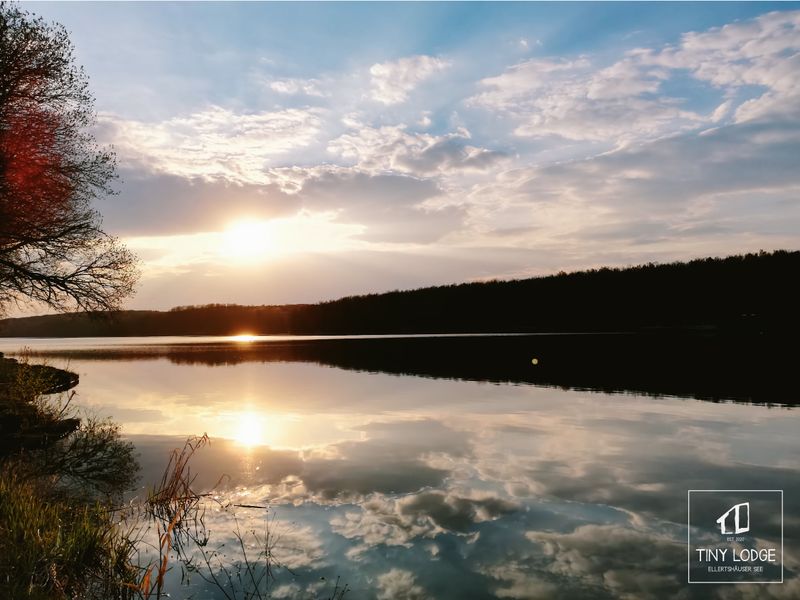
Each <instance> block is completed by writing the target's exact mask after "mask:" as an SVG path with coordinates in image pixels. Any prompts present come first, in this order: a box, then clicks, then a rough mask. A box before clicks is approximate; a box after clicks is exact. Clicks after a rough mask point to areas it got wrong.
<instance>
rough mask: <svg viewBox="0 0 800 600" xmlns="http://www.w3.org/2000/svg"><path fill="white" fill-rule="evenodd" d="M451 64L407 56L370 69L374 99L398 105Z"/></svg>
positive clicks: (429, 57)
mask: <svg viewBox="0 0 800 600" xmlns="http://www.w3.org/2000/svg"><path fill="white" fill-rule="evenodd" d="M449 66H450V62H449V61H447V60H444V59H442V58H437V57H434V56H425V55H417V56H407V57H405V58H400V59H398V60H395V61H389V62H384V63H376V64H374V65H372V67H370V70H369V72H370V75H371V78H372V98H373V99H374V100H377V101H378V102H382V103H384V104H397V103H399V102H403V101H405V100H406V99H407V98H408V94H409V93H410V92H411V91H412V90H413V89H414V88H416V87H417V86H418V85H419V84H420V83H421V82H423V81H425V80H426V79H429V78H430V77H432V76H433V75H434V74H436V73H438V72H440V71H443V70H445V69H447V68H448V67H449Z"/></svg>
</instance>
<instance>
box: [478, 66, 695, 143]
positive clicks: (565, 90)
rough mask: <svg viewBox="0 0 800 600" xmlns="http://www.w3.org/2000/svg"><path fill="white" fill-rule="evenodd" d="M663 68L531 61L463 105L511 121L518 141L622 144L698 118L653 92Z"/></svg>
mask: <svg viewBox="0 0 800 600" xmlns="http://www.w3.org/2000/svg"><path fill="white" fill-rule="evenodd" d="M664 78H665V74H664V70H663V69H657V68H653V67H651V68H646V67H643V66H642V65H639V64H637V63H636V62H635V61H633V60H631V59H623V60H621V61H619V62H617V63H614V64H612V65H611V66H609V67H606V68H602V69H597V68H595V66H594V65H593V64H592V62H591V61H590V60H589V59H588V58H585V57H581V58H578V59H574V60H548V59H531V60H527V61H524V62H521V63H519V64H517V65H514V66H512V67H510V68H509V69H507V70H506V71H505V72H504V73H502V74H500V75H497V76H494V77H488V78H485V79H482V80H481V81H480V82H479V86H480V87H481V88H482V91H481V92H479V93H478V94H476V95H475V96H473V97H472V98H469V99H468V100H467V103H468V104H469V105H471V106H478V107H483V108H487V109H490V110H492V111H496V112H500V113H501V114H504V115H505V116H507V117H509V118H511V119H512V120H513V122H514V123H516V127H515V129H514V133H515V134H516V135H518V136H520V137H532V138H543V137H548V136H558V137H562V138H566V139H568V140H582V141H593V142H606V143H609V144H612V145H613V144H618V143H627V142H630V141H633V140H636V139H643V138H650V137H657V136H659V135H662V134H664V133H666V132H669V131H674V130H675V129H680V128H685V127H691V126H695V125H697V124H698V122H699V121H700V120H701V119H702V117H701V116H700V115H698V114H696V113H694V112H692V111H689V110H685V109H683V108H681V105H680V102H679V101H678V100H677V99H675V98H670V97H668V96H666V95H663V94H661V95H657V92H659V89H660V87H661V84H662V81H663V79H664Z"/></svg>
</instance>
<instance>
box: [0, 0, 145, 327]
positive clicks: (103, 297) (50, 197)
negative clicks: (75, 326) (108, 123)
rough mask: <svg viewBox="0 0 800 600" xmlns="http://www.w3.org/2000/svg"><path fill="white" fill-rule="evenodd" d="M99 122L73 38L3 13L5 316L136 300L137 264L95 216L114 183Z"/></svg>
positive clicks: (0, 136)
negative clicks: (28, 305)
mask: <svg viewBox="0 0 800 600" xmlns="http://www.w3.org/2000/svg"><path fill="white" fill-rule="evenodd" d="M94 121H95V113H94V108H93V98H92V96H91V94H90V93H89V89H88V81H87V77H86V75H85V73H84V72H83V70H82V69H81V68H80V67H78V66H76V65H75V62H74V55H73V48H72V45H71V43H70V41H69V37H68V34H67V32H66V30H65V29H64V28H63V27H62V26H60V25H55V24H49V23H46V22H45V21H43V20H42V19H41V18H36V17H33V16H32V15H30V14H29V13H27V12H24V11H21V10H19V9H18V8H17V7H15V6H11V5H9V4H7V3H0V312H2V311H3V309H4V308H7V306H8V305H9V304H10V303H13V302H16V303H21V302H26V301H35V302H40V303H43V304H45V305H47V306H49V307H51V308H55V309H57V310H69V309H83V310H111V309H116V308H119V305H120V303H121V301H122V299H123V298H125V297H127V296H129V295H130V294H131V293H132V292H133V287H134V284H135V282H136V280H137V276H138V272H137V269H136V260H135V257H134V256H133V255H132V254H131V253H130V252H129V251H128V250H127V249H126V248H125V247H124V246H122V245H121V244H120V243H119V241H118V240H117V239H115V238H113V237H111V236H109V235H107V234H106V233H104V232H103V231H102V229H101V227H100V225H101V218H100V215H99V213H98V212H97V211H96V210H94V209H93V208H92V201H93V200H95V199H97V198H100V197H103V196H106V195H109V194H112V193H113V190H112V189H111V188H110V185H109V184H110V182H111V181H112V180H113V179H114V176H115V175H114V167H115V157H114V155H113V153H112V152H110V151H108V150H106V149H102V148H100V147H98V145H97V143H96V142H95V140H94V137H93V136H92V135H91V133H90V132H89V128H90V127H91V126H92V125H93V124H94Z"/></svg>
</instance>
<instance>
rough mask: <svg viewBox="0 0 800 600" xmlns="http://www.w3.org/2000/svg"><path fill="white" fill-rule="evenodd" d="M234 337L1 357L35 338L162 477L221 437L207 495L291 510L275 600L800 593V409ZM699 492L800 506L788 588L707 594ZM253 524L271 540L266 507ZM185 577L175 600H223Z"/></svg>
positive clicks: (149, 474) (719, 589) (3, 347)
mask: <svg viewBox="0 0 800 600" xmlns="http://www.w3.org/2000/svg"><path fill="white" fill-rule="evenodd" d="M178 341H181V342H183V341H186V342H190V343H189V345H188V346H186V345H184V346H185V347H184V348H183V349H182V350H180V351H176V350H175V349H174V348H175V346H176V344H177V342H178ZM131 342H132V341H131V340H130V339H128V340H118V341H116V342H111V345H116V346H119V347H123V346H130V345H131ZM217 342H227V340H211V339H204V340H174V339H173V340H156V341H154V340H149V341H148V340H136V341H135V343H136V348H134V349H131V348H127V349H124V348H123V349H121V350H119V351H115V352H108V351H107V350H108V346H109V343H108V341H107V340H106V341H104V342H103V343H102V346H103V348H101V344H100V343H98V342H97V340H94V341H93V340H80V341H74V340H73V341H70V340H60V341H58V342H57V343H53V342H52V341H48V340H26V341H24V342H20V341H18V340H3V341H0V351H5V352H9V351H13V350H14V349H16V348H18V347H19V346H20V345H22V344H24V345H27V346H30V347H32V348H33V349H34V350H39V351H41V352H43V353H44V354H45V355H47V356H46V360H47V361H48V362H49V363H50V364H53V365H55V366H62V365H67V366H68V367H69V368H70V369H72V370H74V371H76V372H78V373H79V374H80V376H81V383H80V385H79V387H78V399H77V400H78V402H79V403H80V405H81V406H82V407H84V408H86V409H87V410H90V411H93V412H95V413H97V414H99V415H101V416H110V417H112V418H113V419H115V420H116V421H118V422H119V423H121V424H122V426H123V431H124V433H125V435H126V436H128V437H129V438H130V439H131V440H133V441H134V443H135V444H136V446H137V449H138V450H139V452H140V454H141V456H140V462H141V464H142V467H143V472H144V479H143V481H154V480H155V479H157V477H158V476H159V475H160V473H161V471H162V470H163V467H164V462H165V460H166V456H167V454H168V452H169V450H170V449H172V448H174V447H176V446H179V445H182V441H183V440H184V439H185V438H186V436H188V435H193V434H202V433H204V432H206V433H208V435H209V436H210V437H211V439H212V443H211V445H210V446H208V447H206V448H204V449H202V450H201V451H200V452H199V453H198V454H197V455H196V457H195V469H196V471H197V473H198V474H199V478H198V480H197V485H198V487H200V488H204V487H210V486H211V485H213V484H214V482H216V481H217V480H218V479H219V477H220V475H222V474H226V475H228V476H229V478H228V479H227V480H226V482H225V483H224V484H223V486H224V487H223V488H220V493H221V494H225V495H228V496H229V497H230V495H232V494H233V495H234V496H233V497H235V498H236V500H237V502H240V503H243V504H253V505H268V506H269V507H270V508H269V511H270V513H271V514H274V519H275V520H274V521H273V522H271V524H270V527H271V530H272V531H273V532H274V533H276V534H277V535H279V537H280V541H279V544H278V546H277V547H276V549H275V554H276V558H277V559H278V560H279V561H281V562H282V563H283V564H284V565H286V566H287V567H288V568H289V569H291V572H289V571H288V570H281V569H279V570H278V571H277V581H276V583H275V585H274V588H273V592H272V593H273V597H319V594H321V593H322V591H321V590H323V589H324V588H325V586H326V585H327V584H328V582H330V581H332V580H335V579H336V577H337V576H338V577H340V578H341V580H342V581H344V582H346V583H347V584H348V585H349V587H350V588H352V590H353V591H352V592H350V593H349V594H348V595H347V596H346V598H354V599H360V598H367V599H371V598H379V599H383V598H386V599H389V598H392V599H394V598H398V599H399V598H446V599H450V598H452V599H467V598H495V597H497V598H673V597H676V598H709V597H720V598H738V597H742V598H752V597H764V598H773V597H774V598H795V597H800V584H799V583H798V578H797V568H798V564H797V561H798V556H799V555H798V552H799V551H800V520H799V519H798V516H800V513H798V510H797V509H798V508H799V507H800V503H798V497H800V496H798V493H800V478H799V477H798V475H800V463H798V458H800V437H799V436H798V435H797V434H798V431H800V417H798V412H797V410H796V409H794V408H792V407H789V406H783V405H779V404H778V405H776V404H772V405H758V404H749V403H741V402H719V401H717V402H709V401H706V400H699V399H694V398H691V397H679V396H674V395H670V396H659V395H658V394H657V393H653V394H650V395H643V394H640V393H635V392H631V391H628V392H626V393H601V392H596V391H588V390H583V391H582V390H579V389H569V388H568V387H566V386H563V389H562V388H559V387H555V386H557V385H561V384H559V383H558V381H555V380H554V381H555V383H553V382H548V383H547V385H544V384H542V385H537V384H536V383H537V382H536V381H525V376H510V375H509V376H507V377H506V376H505V375H503V376H502V377H500V376H498V377H491V379H494V380H495V381H496V382H495V383H490V382H487V381H481V380H480V379H481V377H479V376H476V377H469V376H468V374H467V375H465V374H464V373H461V374H459V373H454V375H453V376H454V377H457V378H445V377H444V376H443V374H437V370H436V369H432V371H431V372H420V373H417V374H415V375H410V374H407V375H404V374H400V373H398V372H395V371H400V372H414V371H415V370H418V371H422V370H424V369H421V368H419V369H418V368H416V367H415V368H411V367H404V368H403V369H392V368H390V367H385V368H383V367H381V366H380V364H379V363H375V362H369V361H368V359H367V358H362V359H358V358H352V356H355V354H353V355H352V356H351V359H352V360H351V359H348V361H347V364H337V363H336V361H335V360H328V359H326V358H325V357H324V356H322V355H321V354H320V353H319V352H318V351H317V350H314V351H313V352H311V351H310V352H311V356H310V358H309V357H304V355H303V354H302V353H299V354H298V353H297V352H296V351H295V350H293V351H292V352H291V353H288V354H281V355H278V356H276V355H266V354H263V353H258V352H256V353H254V354H252V355H243V354H242V353H241V348H238V347H234V346H228V345H225V344H223V345H222V346H213V348H212V350H211V351H212V354H213V356H211V355H209V346H208V344H212V345H213V344H216V343H217ZM248 342H249V341H248V340H239V343H248ZM476 343H478V342H476ZM192 344H194V345H195V346H197V349H198V352H197V353H195V354H194V355H190V354H187V352H188V350H189V349H190V347H191V346H192ZM203 345H205V346H203ZM168 347H171V348H172V349H171V350H168ZM409 348H410V347H409ZM67 350H79V352H73V353H70V352H66V351H67ZM407 350H408V351H411V350H413V349H411V350H410V349H408V348H407ZM87 351H91V352H87ZM351 354H352V353H351ZM367 354H368V353H367ZM431 355H432V356H436V353H435V352H434V353H432V354H431ZM545 356H546V354H545ZM225 357H227V358H225ZM37 360H38V359H37ZM359 360H363V361H367V362H366V363H365V365H364V367H363V370H359V363H358V361H359ZM398 360H400V359H398ZM403 360H406V359H403ZM408 360H411V358H409V359H408ZM426 360H429V358H426ZM525 362H526V364H529V363H530V362H531V358H530V357H529V356H526V357H525ZM367 363H368V364H367ZM404 364H405V363H404ZM409 364H410V363H409ZM448 368H449V367H448ZM386 371H389V372H386ZM443 372H444V374H446V373H450V371H448V370H447V369H444V370H443ZM421 375H424V376H421ZM486 378H489V377H488V376H487V377H486ZM503 380H506V381H508V382H507V383H503V382H502V381H503ZM498 381H499V382H498ZM612 383H613V382H612ZM576 387H587V386H584V385H581V386H576ZM634 387H635V386H634ZM642 387H643V386H642V385H639V386H638V389H641V388H642ZM618 388H621V389H618ZM624 388H625V385H624V381H623V382H622V384H613V385H611V389H618V391H620V392H624V391H625V390H624ZM645 388H646V386H645ZM789 393H791V392H789ZM724 399H725V398H724V397H723V398H717V400H724ZM690 489H783V490H784V498H785V528H784V529H785V531H784V538H785V540H784V579H785V581H784V583H783V584H775V585H759V586H754V585H749V586H748V585H734V586H731V585H728V586H725V585H688V584H687V562H686V561H687V544H686V537H687V525H686V519H687V490H690ZM238 514H239V517H240V519H241V520H242V522H243V523H245V524H246V526H247V527H262V526H263V521H264V511H263V510H261V509H240V510H239V512H238ZM209 523H210V527H211V529H212V539H214V540H217V541H219V542H220V543H222V541H223V540H228V541H229V540H230V516H229V515H228V514H226V513H223V512H219V513H213V514H210V515H209ZM713 526H714V524H713V523H711V524H710V525H709V527H713ZM213 536H216V537H213ZM323 577H324V578H325V579H324V581H323V580H322V579H321V578H323ZM178 579H179V578H178V577H177V574H176V573H173V574H172V580H171V585H172V590H171V591H172V593H173V597H184V596H188V595H189V593H190V592H194V593H195V596H194V597H198V598H214V597H217V596H216V595H215V594H214V592H213V591H211V590H210V589H208V588H207V586H205V585H204V584H203V583H202V582H201V581H199V580H198V579H197V578H194V579H193V580H192V582H191V584H190V586H189V587H184V586H182V585H180V584H179V582H178ZM219 597H222V596H221V595H220V596H219Z"/></svg>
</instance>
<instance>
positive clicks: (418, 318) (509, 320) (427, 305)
mask: <svg viewBox="0 0 800 600" xmlns="http://www.w3.org/2000/svg"><path fill="white" fill-rule="evenodd" d="M798 272H800V252H798V251H793V252H789V251H783V250H779V251H775V252H759V253H757V254H745V255H738V256H730V257H727V258H705V259H698V260H693V261H690V262H675V263H669V264H652V263H650V264H645V265H640V266H635V267H628V268H602V269H590V270H586V271H579V272H573V273H563V272H562V273H559V274H557V275H551V276H546V277H534V278H530V279H520V280H511V281H489V282H482V283H464V284H460V285H449V286H438V287H429V288H422V289H417V290H409V291H394V292H388V293H383V294H368V295H362V296H351V297H346V298H341V299H338V300H333V301H329V302H322V303H319V304H289V305H280V306H239V305H227V304H211V305H205V306H183V307H178V308H174V309H172V310H170V311H166V312H160V311H122V312H117V313H113V314H112V315H111V316H110V317H108V316H106V317H99V316H97V315H90V314H86V313H82V314H68V315H49V316H41V317H27V318H20V319H6V320H3V321H0V336H5V337H39V336H48V337H72V336H76V337H82V336H148V335H236V334H240V333H243V332H247V333H254V334H294V335H309V334H317V335H334V334H391V333H465V332H468V333H481V332H577V331H582V332H600V331H605V332H609V331H643V330H644V331H654V330H660V329H667V330H673V329H686V328H688V329H697V328H701V329H703V328H707V329H711V330H736V331H742V330H745V331H752V332H758V331H766V330H769V331H785V330H787V329H797V326H798V324H799V323H800V319H798V316H797V310H796V306H797V293H796V291H795V288H796V281H795V280H796V278H797V274H798Z"/></svg>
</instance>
